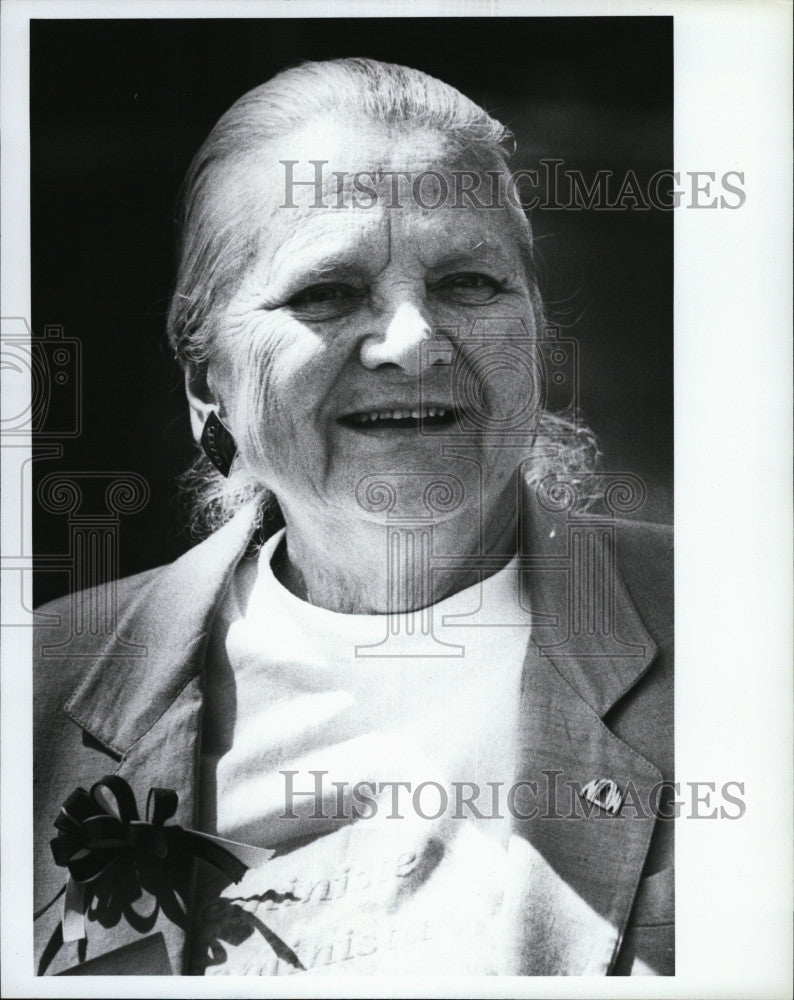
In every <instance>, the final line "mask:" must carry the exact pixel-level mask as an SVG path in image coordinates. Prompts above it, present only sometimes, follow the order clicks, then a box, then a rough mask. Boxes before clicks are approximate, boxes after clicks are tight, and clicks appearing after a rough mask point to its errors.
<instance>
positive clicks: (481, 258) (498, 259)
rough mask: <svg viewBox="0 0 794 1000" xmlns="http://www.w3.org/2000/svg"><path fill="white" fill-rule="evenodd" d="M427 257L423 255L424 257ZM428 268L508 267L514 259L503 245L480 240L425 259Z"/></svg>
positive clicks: (447, 249)
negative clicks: (488, 264)
mask: <svg viewBox="0 0 794 1000" xmlns="http://www.w3.org/2000/svg"><path fill="white" fill-rule="evenodd" d="M424 256H425V255H424V254H423V257H424ZM425 262H426V266H427V267H428V268H430V269H431V270H439V269H441V268H445V267H459V266H464V267H465V266H471V265H472V264H484V263H494V264H499V265H502V266H506V265H508V264H511V263H512V258H511V256H510V254H509V253H507V252H506V251H505V248H504V246H503V245H502V244H501V243H494V242H493V241H491V240H480V241H479V242H478V243H473V244H471V245H469V246H458V247H453V248H444V249H441V250H440V251H439V253H437V254H434V255H433V256H432V257H430V256H429V255H428V256H427V257H425Z"/></svg>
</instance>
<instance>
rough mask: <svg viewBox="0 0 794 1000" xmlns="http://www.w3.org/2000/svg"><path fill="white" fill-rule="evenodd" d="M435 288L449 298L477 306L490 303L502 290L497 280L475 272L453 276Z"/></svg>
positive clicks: (444, 279)
mask: <svg viewBox="0 0 794 1000" xmlns="http://www.w3.org/2000/svg"><path fill="white" fill-rule="evenodd" d="M435 287H436V289H437V290H438V291H440V292H441V293H442V294H443V295H445V296H446V297H447V298H451V299H454V300H455V301H458V302H464V303H465V302H468V303H473V304H475V305H478V304H480V303H482V302H490V301H491V299H494V298H496V296H497V295H498V294H499V292H500V291H501V290H502V286H501V284H500V283H499V282H498V281H497V280H496V279H495V278H490V277H489V276H488V275H487V274H476V273H473V272H471V273H469V272H465V273H463V274H451V275H450V276H449V277H447V278H443V279H442V280H441V281H439V282H437V284H436V286H435Z"/></svg>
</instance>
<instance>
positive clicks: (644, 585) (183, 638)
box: [34, 508, 674, 976]
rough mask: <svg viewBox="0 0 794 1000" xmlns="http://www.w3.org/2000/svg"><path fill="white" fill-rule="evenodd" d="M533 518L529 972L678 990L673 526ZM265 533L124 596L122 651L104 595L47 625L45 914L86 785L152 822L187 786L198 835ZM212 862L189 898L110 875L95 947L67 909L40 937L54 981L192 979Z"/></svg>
mask: <svg viewBox="0 0 794 1000" xmlns="http://www.w3.org/2000/svg"><path fill="white" fill-rule="evenodd" d="M526 520H527V528H526V532H525V533H524V537H523V540H522V544H523V546H524V548H523V552H524V553H526V554H527V558H526V561H525V563H524V565H525V567H526V572H525V573H524V574H523V579H522V585H523V586H524V587H525V588H526V593H527V598H528V608H529V609H531V610H530V611H528V614H530V615H531V622H532V630H531V638H530V639H529V640H528V643H527V652H526V658H525V664H524V674H523V684H522V703H521V713H522V715H521V717H522V723H521V725H522V729H521V750H522V761H523V763H522V766H521V768H520V773H519V775H518V776H517V779H518V780H521V781H527V782H534V785H530V786H526V788H527V790H528V791H529V790H531V792H532V799H531V804H532V805H533V806H534V807H535V812H534V814H532V815H531V816H530V817H529V818H527V819H525V820H518V819H517V820H515V832H516V834H517V835H518V836H517V838H515V845H516V849H515V850H512V851H511V852H510V854H509V857H510V866H511V871H512V877H511V878H510V882H509V888H508V891H507V895H506V899H505V909H506V922H505V928H506V930H505V934H506V935H507V936H508V939H509V940H508V941H507V942H506V943H507V945H508V948H509V952H510V954H511V955H512V957H513V967H514V968H515V969H516V970H517V972H518V973H519V974H523V975H532V976H535V975H603V974H617V975H625V974H654V973H655V974H663V975H671V974H673V972H674V967H673V956H674V907H673V886H674V880H673V867H672V865H673V853H672V823H671V822H669V821H666V820H664V819H661V818H658V817H656V816H654V815H653V813H652V812H651V806H652V805H654V804H655V803H657V802H658V801H659V794H658V792H659V786H660V783H662V782H663V780H671V779H672V777H673V752H672V741H673V683H672V682H673V675H672V663H673V643H672V634H673V633H672V617H673V616H672V609H673V594H672V530H671V529H670V528H667V527H661V526H657V525H649V524H642V523H639V522H628V521H613V522H609V523H607V522H604V523H603V524H601V526H600V527H599V525H598V523H595V524H593V523H589V524H588V525H585V528H586V529H587V530H586V531H585V532H584V534H583V532H582V525H581V524H580V523H579V522H577V521H576V520H575V519H567V520H566V519H565V518H563V517H562V516H561V515H560V516H554V515H549V514H548V513H547V512H540V511H533V513H532V516H531V517H530V518H527V519H526ZM254 523H255V511H254V510H253V509H252V508H245V509H243V510H241V511H240V512H239V513H238V515H237V516H236V517H235V518H234V519H233V520H232V521H231V522H229V523H228V524H227V525H226V526H225V527H223V528H222V529H221V530H219V531H218V532H216V533H215V534H214V535H212V536H211V537H210V538H208V539H207V540H206V541H204V542H202V543H201V544H200V545H197V546H196V547H195V548H193V549H191V550H190V551H189V552H187V553H186V554H185V555H184V556H182V557H181V558H180V559H177V560H176V561H175V562H174V563H172V564H170V565H168V566H164V567H161V568H159V569H155V570H150V571H148V572H146V573H142V574H139V575H138V576H134V577H130V578H128V579H125V580H121V581H119V583H118V585H117V602H118V609H119V617H118V627H117V628H116V629H115V632H114V634H112V635H107V634H104V633H103V630H102V628H101V623H99V627H95V628H94V629H93V630H92V629H91V628H90V627H86V622H89V621H90V617H89V616H88V615H87V610H86V609H89V608H90V607H91V601H92V596H91V592H85V593H82V594H77V595H72V596H71V597H66V598H63V599H60V600H58V601H55V602H53V603H51V604H49V605H47V606H45V607H44V608H42V609H40V612H41V614H42V615H43V616H46V619H47V620H48V621H49V622H50V623H51V624H48V625H45V626H42V627H40V628H39V629H37V630H36V632H35V638H34V664H35V684H34V702H35V704H34V718H35V723H34V725H35V729H34V739H35V754H34V757H35V761H34V770H35V774H34V825H35V829H34V843H35V872H34V876H35V878H34V881H35V886H34V890H35V893H34V894H35V904H34V910H38V909H39V908H40V907H42V906H43V905H44V904H45V903H46V902H47V901H48V900H49V899H50V898H51V897H52V896H53V895H54V894H55V893H56V892H57V891H58V889H59V888H60V887H61V886H62V885H63V883H64V880H65V870H64V869H63V868H58V867H57V866H56V865H55V863H54V861H53V858H52V853H51V850H50V846H49V841H50V839H51V838H52V837H53V836H54V834H55V829H54V827H53V826H52V823H53V820H54V818H55V816H56V815H57V813H58V810H59V808H60V806H61V803H62V802H63V801H64V799H65V798H66V797H67V795H68V794H69V793H70V792H71V791H73V790H74V789H75V788H76V787H77V786H83V787H85V788H90V787H91V785H92V784H93V783H94V782H96V781H98V780H99V779H100V778H101V777H102V776H103V775H105V774H108V773H118V774H120V775H122V776H123V777H125V778H126V779H127V780H128V781H129V782H130V784H131V786H132V787H133V789H134V790H135V792H136V795H137V796H138V800H139V807H142V806H143V805H145V797H146V793H147V792H148V789H149V788H150V787H152V786H165V787H168V788H173V789H174V790H175V791H176V792H177V794H178V795H179V809H178V812H177V815H176V816H175V817H174V822H177V823H180V824H181V825H183V826H185V827H195V825H196V823H197V818H198V803H197V789H198V763H199V760H200V737H201V709H202V673H203V669H204V660H205V652H206V648H207V640H208V637H209V635H210V631H211V628H212V623H213V616H214V613H215V611H216V609H217V608H218V606H219V604H220V602H221V600H222V597H223V594H224V590H225V588H226V586H227V584H228V582H229V580H230V578H231V575H232V572H233V569H234V567H235V566H236V564H237V563H238V561H239V560H240V558H241V557H242V556H243V554H244V553H245V551H246V549H247V547H248V546H249V544H250V542H251V537H252V534H253V531H254ZM615 556H616V561H617V564H618V565H619V568H620V572H619V574H618V573H617V572H613V571H612V560H613V557H615ZM598 778H608V779H611V780H613V781H614V782H615V783H616V784H617V786H618V788H619V789H620V790H621V793H623V795H624V801H623V806H622V809H621V812H620V813H619V814H618V815H611V814H610V813H609V812H607V811H606V810H605V809H602V808H600V807H598V806H595V807H593V808H592V810H591V812H590V815H589V816H585V815H584V812H583V810H582V809H581V808H580V807H581V805H582V798H581V796H580V795H579V794H578V793H577V791H576V789H577V788H582V787H583V786H585V785H586V784H587V783H588V782H590V781H592V780H594V779H598ZM569 783H573V788H574V791H571V785H570V784H569ZM555 797H556V799H555ZM141 799H143V800H144V802H141ZM518 801H522V800H521V799H520V798H519V800H518ZM661 802H662V803H664V798H663V797H662V799H661ZM519 808H520V809H521V811H526V813H527V814H529V813H530V812H531V809H528V808H526V806H524V805H521V806H520V807H519ZM570 814H573V818H570ZM566 817H568V818H566ZM199 863H201V862H199ZM195 864H196V862H194V861H192V860H191V859H188V858H181V859H175V863H174V864H173V866H172V871H171V875H170V878H171V886H170V887H166V889H164V888H163V886H162V885H152V884H144V886H143V888H142V890H141V891H140V892H139V894H138V895H139V898H137V899H132V898H131V897H134V896H135V895H136V891H135V890H134V889H133V891H131V892H127V891H126V889H125V887H124V886H122V885H119V884H118V880H116V881H114V879H113V878H112V877H110V875H109V876H108V880H107V884H105V885H102V884H100V886H99V887H98V888H97V889H96V896H95V898H94V899H93V902H92V904H91V906H90V907H89V911H88V915H87V920H86V925H87V938H86V939H85V940H83V941H82V942H78V943H68V944H65V945H60V946H59V942H58V930H57V928H58V924H59V918H60V915H61V907H60V904H59V903H56V904H55V905H54V906H52V907H50V909H49V910H47V911H46V913H44V914H43V915H42V916H40V917H39V918H38V919H37V920H36V921H35V961H36V964H37V968H38V971H39V972H40V973H45V974H47V975H50V974H59V973H65V974H77V975H81V974H85V975H89V974H96V975H106V974H114V973H121V974H136V975H141V974H144V975H145V974H164V973H167V974H174V975H179V974H182V973H183V971H184V969H185V967H186V959H187V946H186V928H187V927H188V926H189V921H188V920H187V918H186V914H187V913H189V910H190V906H191V898H192V885H193V873H194V870H195ZM144 882H145V880H144ZM166 890H167V891H166ZM125 892H126V895H125ZM100 904H101V905H100ZM266 946H267V945H265V944H264V942H263V947H266Z"/></svg>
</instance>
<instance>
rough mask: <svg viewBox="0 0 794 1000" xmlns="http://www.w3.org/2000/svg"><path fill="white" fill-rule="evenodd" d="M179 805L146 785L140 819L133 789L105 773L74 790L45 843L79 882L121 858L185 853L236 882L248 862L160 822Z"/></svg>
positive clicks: (173, 796) (132, 859)
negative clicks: (111, 802)
mask: <svg viewBox="0 0 794 1000" xmlns="http://www.w3.org/2000/svg"><path fill="white" fill-rule="evenodd" d="M103 791H107V792H109V793H110V795H111V796H112V798H113V800H114V801H115V805H116V812H114V811H113V809H112V808H111V807H110V806H109V805H108V804H107V803H106V802H105V800H104V799H103V797H102V794H101V793H102V792H103ZM178 804H179V796H178V795H177V794H176V792H175V791H173V790H172V789H170V788H151V789H150V790H149V795H148V797H147V800H146V819H145V820H142V819H140V817H139V815H138V807H137V805H136V803H135V795H134V794H133V791H132V789H131V788H130V786H129V785H128V784H127V782H126V781H125V780H124V778H121V777H119V776H118V775H116V774H110V775H105V777H104V778H102V779H101V780H100V781H97V782H96V784H94V785H92V786H91V791H90V792H87V791H86V790H85V789H84V788H77V789H75V791H73V792H72V793H71V795H69V797H68V798H67V799H66V801H65V802H64V803H63V805H62V806H61V811H60V813H59V814H58V816H57V818H56V820H55V826H56V828H57V830H58V836H57V837H55V838H54V839H53V840H51V841H50V846H51V847H52V856H53V858H54V859H55V864H56V865H59V866H60V867H61V868H67V869H68V870H69V874H70V876H71V877H72V879H73V880H74V881H75V882H76V883H77V884H78V885H84V884H85V883H87V882H92V881H94V879H96V878H98V877H99V876H100V875H101V874H102V873H103V872H105V871H107V869H108V868H110V866H111V865H114V864H116V863H117V862H120V861H128V862H132V863H133V864H135V863H137V862H138V861H141V860H144V859H158V860H164V859H167V858H173V857H174V856H175V855H181V854H185V853H187V854H190V855H192V856H193V857H196V858H201V859H202V860H204V861H207V862H209V864H211V865H214V866H215V867H216V868H218V869H220V870H221V871H222V872H223V873H224V874H225V875H227V876H228V877H229V878H230V879H231V880H232V882H239V881H240V879H241V878H242V877H243V875H244V874H245V873H246V871H247V866H246V865H245V864H244V863H243V862H242V861H240V860H239V859H238V858H236V857H235V856H234V855H233V854H231V853H230V852H229V851H227V850H224V848H222V847H221V846H220V845H218V844H217V843H215V842H214V841H212V840H209V839H207V838H206V837H203V836H202V835H201V834H200V833H196V832H195V831H194V830H185V829H184V828H183V827H181V826H177V825H176V824H172V825H171V826H166V825H165V824H166V821H167V820H169V819H171V817H172V816H173V815H174V814H175V813H176V808H177V805H178Z"/></svg>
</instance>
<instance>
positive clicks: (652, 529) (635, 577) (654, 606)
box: [615, 520, 674, 634]
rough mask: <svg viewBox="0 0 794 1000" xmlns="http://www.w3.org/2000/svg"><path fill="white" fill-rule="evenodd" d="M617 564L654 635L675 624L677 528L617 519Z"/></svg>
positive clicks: (669, 629) (670, 628)
mask: <svg viewBox="0 0 794 1000" xmlns="http://www.w3.org/2000/svg"><path fill="white" fill-rule="evenodd" d="M615 538H616V543H615V544H616V550H617V565H618V569H619V571H620V575H621V577H622V578H623V581H624V582H625V584H626V587H627V589H628V591H629V593H630V594H631V597H632V599H633V600H634V603H635V605H636V607H637V611H638V612H639V613H640V617H641V618H642V619H643V621H644V622H645V625H646V627H647V628H648V629H649V631H650V632H651V633H652V634H659V633H660V632H661V633H662V634H665V633H667V634H669V633H670V632H671V631H672V627H673V599H674V594H673V584H674V552H673V527H672V525H669V524H654V523H651V522H649V521H629V520H619V521H617V522H616V531H615Z"/></svg>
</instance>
